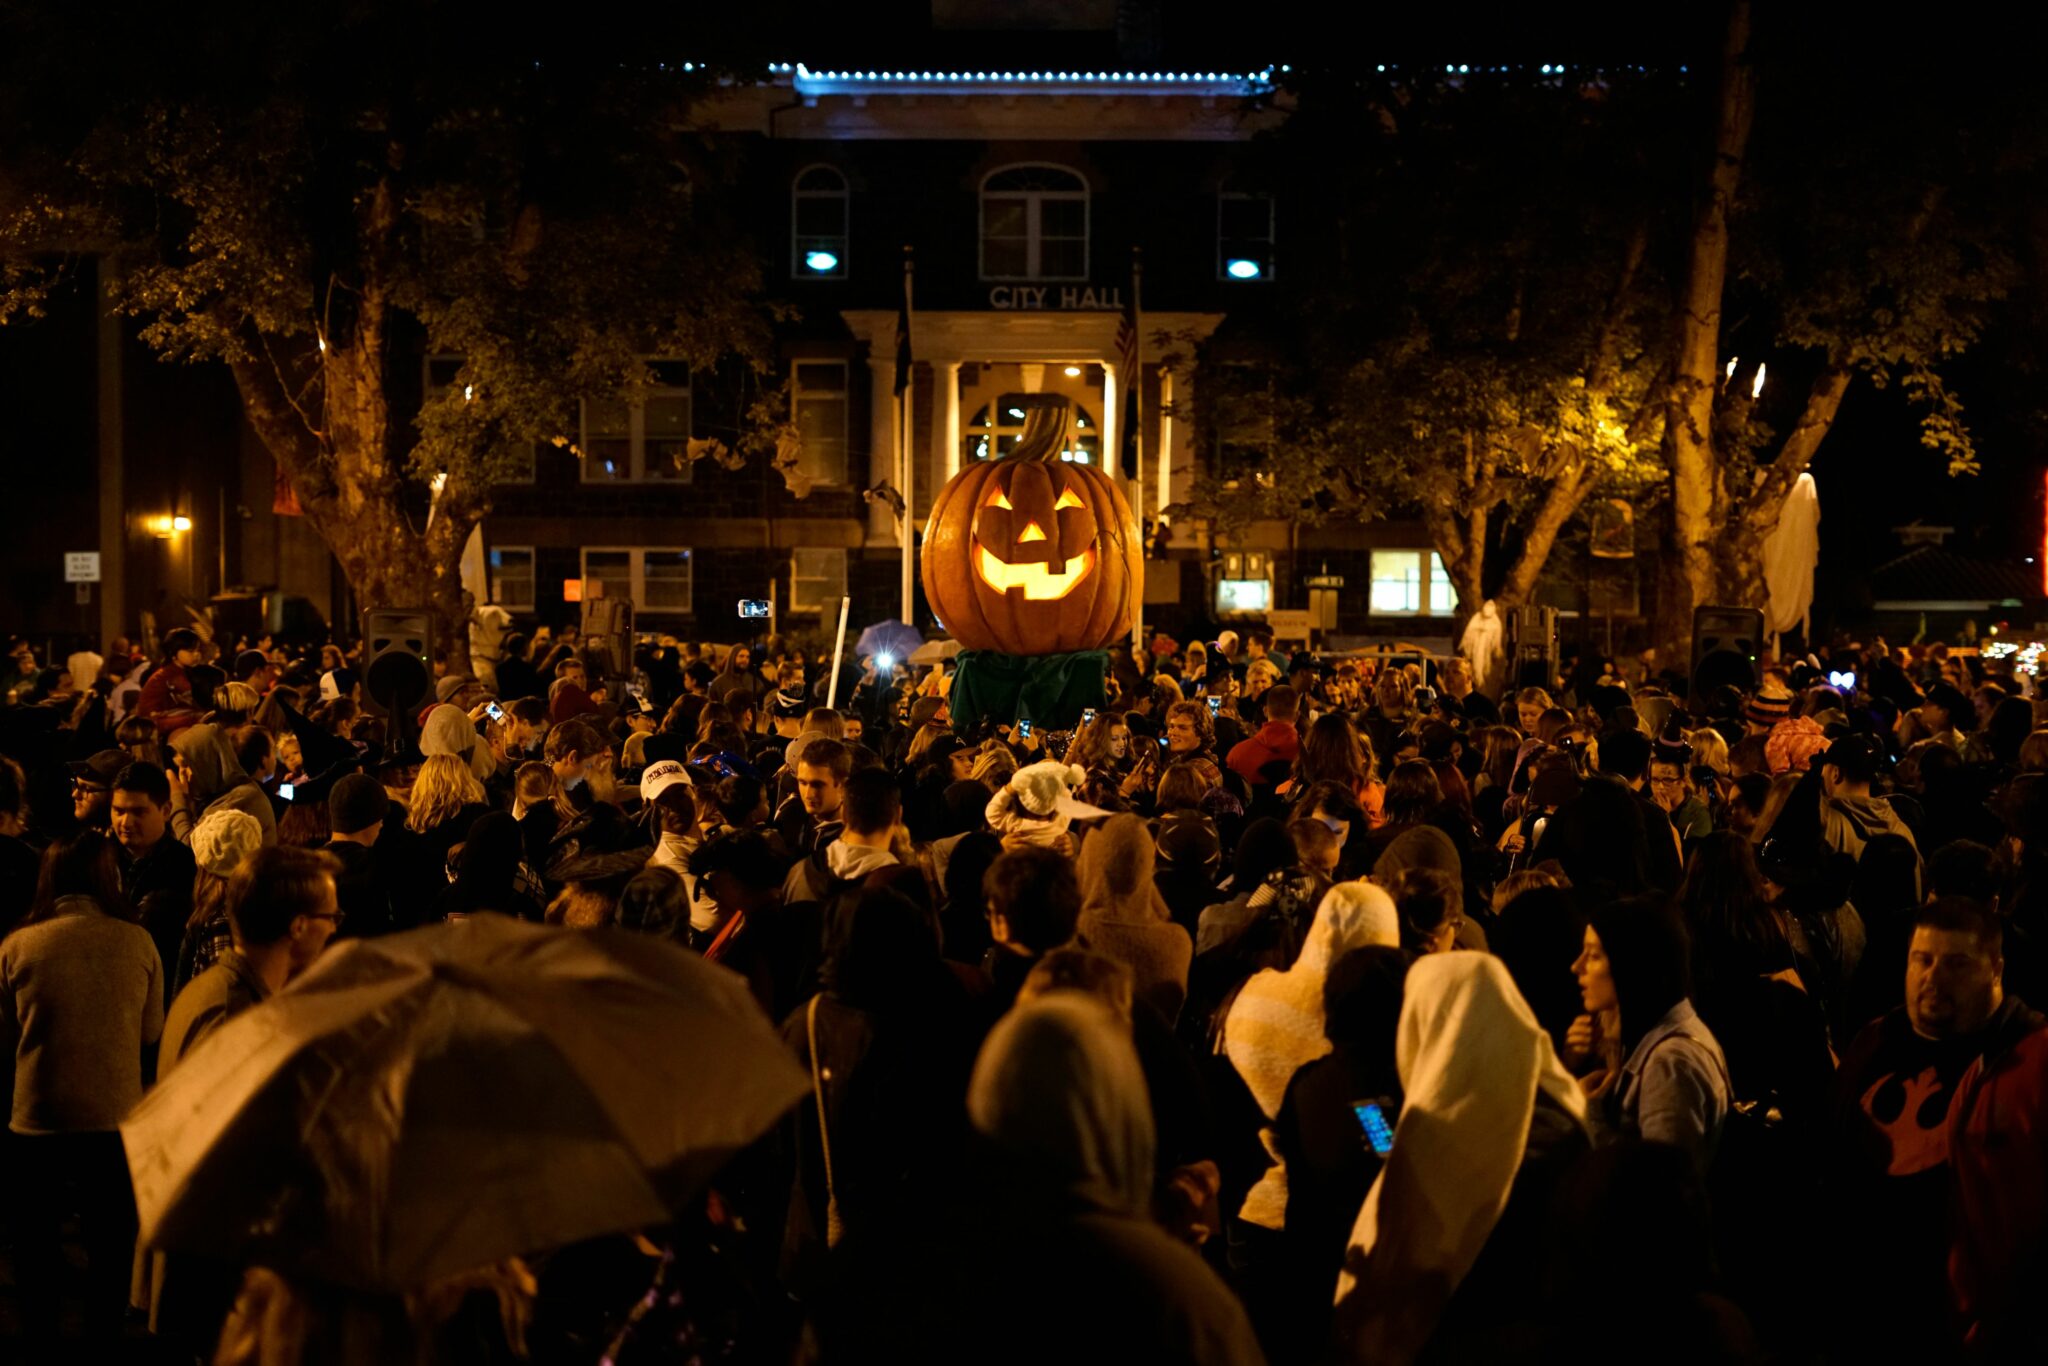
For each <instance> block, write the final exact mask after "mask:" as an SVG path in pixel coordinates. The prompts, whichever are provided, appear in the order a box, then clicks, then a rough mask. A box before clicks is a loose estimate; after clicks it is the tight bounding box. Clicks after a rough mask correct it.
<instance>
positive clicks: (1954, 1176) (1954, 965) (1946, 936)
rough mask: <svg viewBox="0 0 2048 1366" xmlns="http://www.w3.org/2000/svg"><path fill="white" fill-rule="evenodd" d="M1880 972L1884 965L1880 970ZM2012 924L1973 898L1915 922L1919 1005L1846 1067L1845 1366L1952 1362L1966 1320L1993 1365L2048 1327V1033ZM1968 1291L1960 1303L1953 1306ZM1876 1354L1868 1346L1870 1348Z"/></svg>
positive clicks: (1840, 1161) (1911, 969)
mask: <svg viewBox="0 0 2048 1366" xmlns="http://www.w3.org/2000/svg"><path fill="white" fill-rule="evenodd" d="M1876 967H1877V965H1872V970H1875V969H1876ZM2004 969H2005V957H2004V937H2003V934H2002V931H2001V928H2000V926H1999V922H1998V920H1997V918H1996V917H1995V916H1993V915H1991V914H1989V913H1988V912H1987V911H1985V910H1984V908H1983V907H1982V906H1980V905H1978V904H1977V903H1975V902H1973V901H1970V900H1967V899H1965V898H1963V897H1954V896H1950V897H1943V898H1941V899H1940V900H1937V901H1935V902H1933V903H1932V904H1931V905H1928V906H1924V907H1922V908H1921V909H1920V911H1919V912H1918V913H1917V914H1916V915H1915V917H1914V922H1913V938H1912V942H1911V945H1910V947H1909V949H1908V951H1907V958H1906V963H1905V974H1906V999H1905V1004H1904V1005H1903V1006H1900V1007H1899V1008H1897V1009H1895V1010H1892V1011H1890V1012H1888V1013H1887V1014H1885V1015H1884V1016H1883V1017H1882V1018H1880V1019H1878V1020H1876V1021H1875V1022H1873V1023H1872V1024H1870V1025H1868V1026H1867V1027H1866V1028H1865V1029H1864V1030H1863V1032H1862V1033H1861V1034H1859V1035H1858V1036H1857V1037H1856V1040H1855V1042H1853V1043H1852V1044H1851V1045H1850V1046H1849V1048H1848V1049H1847V1051H1846V1052H1844V1054H1843V1056H1842V1065H1841V1068H1840V1070H1839V1071H1837V1073H1836V1098H1837V1106H1838V1111H1837V1113H1838V1116H1839V1119H1840V1124H1841V1128H1842V1133H1841V1135H1840V1138H1839V1140H1838V1141H1837V1142H1836V1143H1834V1144H1832V1145H1830V1147H1829V1151H1830V1152H1831V1153H1832V1154H1833V1158H1832V1160H1831V1168H1830V1169H1831V1171H1832V1172H1833V1174H1835V1175H1836V1176H1837V1178H1838V1180H1839V1189H1838V1192H1837V1194H1838V1196H1839V1204H1838V1211H1839V1215H1838V1217H1839V1223H1838V1225H1837V1227H1838V1228H1839V1231H1840V1233H1841V1235H1842V1240H1843V1241H1842V1245H1841V1254H1842V1261H1843V1270H1844V1274H1843V1278H1842V1284H1843V1286H1844V1287H1845V1288H1846V1289H1847V1291H1848V1292H1849V1301H1848V1302H1847V1303H1845V1304H1843V1305H1842V1306H1841V1308H1842V1309H1843V1311H1844V1312H1842V1313H1840V1314H1837V1315H1835V1316H1834V1321H1836V1322H1839V1323H1842V1324H1844V1325H1846V1326H1847V1327H1848V1329H1849V1331H1850V1332H1851V1333H1852V1334H1853V1335H1854V1336H1853V1337H1852V1340H1851V1341H1850V1342H1846V1343H1844V1344H1843V1347H1844V1359H1845V1360H1856V1359H1861V1360H1878V1359H1887V1360H1895V1361H1899V1360H1911V1359H1916V1358H1917V1359H1936V1358H1941V1359H1945V1358H1947V1357H1949V1356H1951V1355H1953V1354H1954V1353H1955V1352H1956V1348H1957V1340H1956V1337H1955V1335H1954V1332H1953V1331H1952V1328H1951V1325H1952V1324H1953V1322H1954V1320H1953V1317H1952V1315H1953V1312H1954V1310H1956V1309H1960V1310H1961V1311H1962V1313H1963V1319H1962V1324H1961V1332H1963V1333H1964V1334H1966V1335H1968V1336H1969V1337H1970V1338H1971V1339H1972V1346H1973V1347H1974V1348H1976V1349H1978V1351H1979V1353H1980V1354H1981V1355H1982V1357H1983V1359H1985V1360H2016V1359H2021V1357H2020V1356H2014V1355H2012V1354H2011V1352H2012V1348H2013V1347H2014V1346H2015V1345H2016V1344H2017V1343H2018V1342H2020V1341H2023V1340H2026V1339H2029V1338H2031V1339H2032V1340H2033V1345H2034V1347H2035V1349H2036V1350H2035V1351H2034V1352H2031V1353H2022V1354H2021V1356H2031V1357H2034V1358H2035V1359H2038V1348H2039V1346H2040V1337H2041V1332H2042V1329H2041V1325H2040V1322H2039V1317H2038V1314H2036V1313H2035V1312H2034V1310H2033V1309H2032V1300H2033V1293H2032V1291H2031V1289H2030V1288H2029V1286H2028V1282H2029V1278H2031V1279H2032V1280H2033V1282H2034V1283H2038V1277H2039V1274H2040V1272H2041V1269H2042V1253H2043V1244H2042V1230H2043V1228H2044V1214H2048V1193H2044V1192H2048V1151H2044V1142H2048V1103H2044V1102H2048V1034H2044V1033H2043V1029H2044V1026H2048V1021H2044V1019H2043V1017H2042V1016H2041V1015H2039V1014H2038V1013H2036V1012H2035V1011H2033V1010H2031V1009H2029V1008H2028V1007H2027V1005H2026V1004H2025V1003H2024V1002H2022V1001H2021V1000H2020V999H2019V998H2018V997H2017V996H2011V995H2008V994H2007V993H2006V992H2005V990H2004V984H2003V974H2004ZM1951 1292H1953V1294H1951ZM1858 1349H1860V1350H1858Z"/></svg>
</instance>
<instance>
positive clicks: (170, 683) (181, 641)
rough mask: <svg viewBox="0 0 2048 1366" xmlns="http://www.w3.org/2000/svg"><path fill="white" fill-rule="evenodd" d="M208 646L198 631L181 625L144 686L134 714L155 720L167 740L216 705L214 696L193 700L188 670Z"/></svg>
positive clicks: (168, 638)
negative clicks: (162, 659) (160, 661)
mask: <svg viewBox="0 0 2048 1366" xmlns="http://www.w3.org/2000/svg"><path fill="white" fill-rule="evenodd" d="M205 659H206V645H205V642H204V641H202V640H200V639H199V633H198V632H197V631H194V630H191V629H189V628H187V627H182V626H181V627H179V628H178V629H177V630H175V631H172V632H171V633H170V634H169V635H167V636H165V637H164V662H163V663H162V664H160V665H158V666H157V669H156V672H155V673H152V674H151V675H150V676H149V678H148V679H147V680H146V681H145V682H144V683H143V685H142V696H141V697H140V698H139V699H137V701H136V703H135V714H136V715H137V716H144V717H148V718H149V719H150V720H152V721H154V722H156V728H157V730H158V731H160V732H161V733H162V734H163V736H164V738H165V739H169V738H170V736H171V735H172V734H173V733H174V732H177V731H181V730H183V729H184V728H185V727H187V726H191V725H197V724H198V722H199V719H200V717H201V716H202V715H204V714H205V713H206V712H207V711H208V710H209V709H211V707H212V705H213V699H211V698H206V699H203V701H202V700H197V699H194V697H193V696H192V678H191V675H190V674H189V673H188V672H187V670H190V669H196V668H198V667H199V666H200V664H202V663H203V662H205Z"/></svg>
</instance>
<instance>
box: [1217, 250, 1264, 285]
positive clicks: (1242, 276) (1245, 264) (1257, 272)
mask: <svg viewBox="0 0 2048 1366" xmlns="http://www.w3.org/2000/svg"><path fill="white" fill-rule="evenodd" d="M1223 270H1224V273H1225V274H1227V275H1228V276H1230V278H1231V279H1233V280H1256V279H1258V278H1259V276H1261V275H1263V274H1264V273H1265V272H1264V271H1263V270H1261V269H1260V268H1259V263H1258V262H1257V261H1254V260H1252V259H1251V258H1250V257H1248V256H1235V257H1232V258H1231V259H1230V260H1228V261H1226V262H1224V265H1223Z"/></svg>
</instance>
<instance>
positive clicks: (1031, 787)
mask: <svg viewBox="0 0 2048 1366" xmlns="http://www.w3.org/2000/svg"><path fill="white" fill-rule="evenodd" d="M1087 780H1088V770H1086V769H1084V768H1082V767H1081V766H1080V765H1079V764H1062V763H1057V762H1055V761H1053V760H1051V759H1047V760H1044V761H1043V762H1041V763H1036V764H1026V765H1025V766H1024V767H1022V768H1020V769H1018V770H1017V771H1016V772H1015V773H1013V774H1011V775H1010V790H1011V791H1012V792H1014V793H1016V794H1017V802H1018V804H1019V805H1021V806H1022V807H1023V808H1024V809H1025V810H1026V811H1029V812H1030V813H1031V814H1032V815H1034V816H1050V815H1053V814H1055V813H1056V812H1058V811H1059V810H1060V808H1061V807H1062V806H1064V805H1066V804H1068V803H1070V802H1071V801H1072V800H1073V791H1074V789H1075V788H1077V787H1079V786H1080V785H1081V784H1082V783H1084V782H1086V781H1087Z"/></svg>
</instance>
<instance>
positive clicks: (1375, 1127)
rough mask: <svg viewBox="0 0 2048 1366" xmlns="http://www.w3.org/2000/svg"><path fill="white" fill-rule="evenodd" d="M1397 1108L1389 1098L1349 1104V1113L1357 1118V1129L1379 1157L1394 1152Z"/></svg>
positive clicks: (1383, 1097) (1357, 1101) (1356, 1101)
mask: <svg viewBox="0 0 2048 1366" xmlns="http://www.w3.org/2000/svg"><path fill="white" fill-rule="evenodd" d="M1397 1108H1398V1107H1397V1104H1396V1102H1395V1101H1394V1099H1393V1098H1392V1097H1391V1096H1382V1097H1379V1098H1377V1099H1374V1100H1354V1101H1353V1102H1351V1113H1352V1114H1354V1115H1356V1116H1358V1127H1359V1129H1360V1130H1361V1131H1362V1132H1363V1133H1364V1134H1365V1141H1366V1142H1367V1143H1368V1144H1370V1145H1371V1147H1372V1150H1373V1151H1374V1152H1375V1153H1378V1154H1379V1155H1380V1156H1381V1157H1385V1156H1386V1155H1387V1154H1388V1153H1390V1152H1392V1151H1394V1113H1395V1112H1396V1110H1397Z"/></svg>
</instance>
